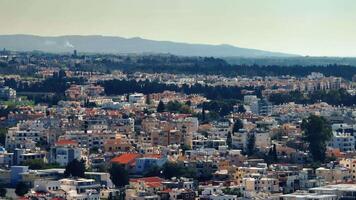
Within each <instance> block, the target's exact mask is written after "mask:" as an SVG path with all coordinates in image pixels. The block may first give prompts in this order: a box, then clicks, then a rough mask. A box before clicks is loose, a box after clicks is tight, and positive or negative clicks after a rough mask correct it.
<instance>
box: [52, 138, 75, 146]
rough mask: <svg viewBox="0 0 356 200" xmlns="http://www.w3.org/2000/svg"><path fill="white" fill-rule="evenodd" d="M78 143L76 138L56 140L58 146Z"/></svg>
mask: <svg viewBox="0 0 356 200" xmlns="http://www.w3.org/2000/svg"><path fill="white" fill-rule="evenodd" d="M77 144H78V143H77V142H76V141H74V140H64V139H63V140H58V141H57V142H56V145H57V146H64V145H77Z"/></svg>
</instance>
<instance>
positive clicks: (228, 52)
mask: <svg viewBox="0 0 356 200" xmlns="http://www.w3.org/2000/svg"><path fill="white" fill-rule="evenodd" d="M0 48H5V49H9V50H15V51H34V50H38V51H44V52H50V53H67V52H72V51H73V50H77V51H79V52H85V53H115V54H125V53H138V54H139V53H155V54H156V53H169V54H174V55H179V56H212V57H229V56H235V57H295V56H299V55H295V54H287V53H280V52H272V51H264V50H258V49H251V48H242V47H237V46H233V45H230V44H220V45H211V44H194V43H184V42H172V41H157V40H150V39H144V38H141V37H132V38H124V37H119V36H102V35H63V36H38V35H28V34H13V35H0Z"/></svg>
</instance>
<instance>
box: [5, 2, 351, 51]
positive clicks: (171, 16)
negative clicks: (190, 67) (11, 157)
mask: <svg viewBox="0 0 356 200" xmlns="http://www.w3.org/2000/svg"><path fill="white" fill-rule="evenodd" d="M0 34H35V35H44V36H52V35H70V34H71V35H93V34H95V35H113V36H123V37H136V36H139V37H143V38H147V39H154V40H170V41H181V42H190V43H206V44H222V43H224V44H232V45H236V46H240V47H248V48H256V49H264V50H272V51H281V52H288V53H297V54H302V55H318V56H356V0H0Z"/></svg>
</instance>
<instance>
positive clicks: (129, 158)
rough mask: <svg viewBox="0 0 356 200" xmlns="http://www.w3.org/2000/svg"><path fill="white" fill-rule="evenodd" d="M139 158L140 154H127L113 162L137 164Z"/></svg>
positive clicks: (114, 159) (112, 160)
mask: <svg viewBox="0 0 356 200" xmlns="http://www.w3.org/2000/svg"><path fill="white" fill-rule="evenodd" d="M139 156H140V154H137V153H125V154H121V155H119V156H117V157H115V158H113V159H111V162H112V163H118V164H125V165H126V164H129V163H133V162H135V160H136V158H138V157H139Z"/></svg>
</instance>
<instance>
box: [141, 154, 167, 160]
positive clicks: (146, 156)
mask: <svg viewBox="0 0 356 200" xmlns="http://www.w3.org/2000/svg"><path fill="white" fill-rule="evenodd" d="M143 157H145V158H157V159H159V158H161V157H162V156H161V154H145V155H143Z"/></svg>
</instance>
